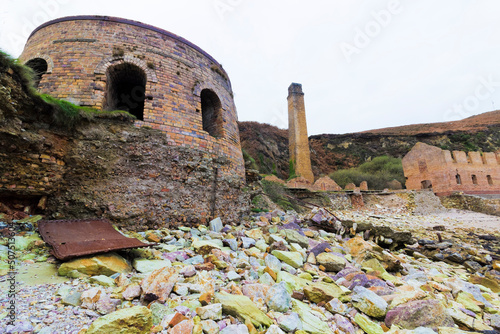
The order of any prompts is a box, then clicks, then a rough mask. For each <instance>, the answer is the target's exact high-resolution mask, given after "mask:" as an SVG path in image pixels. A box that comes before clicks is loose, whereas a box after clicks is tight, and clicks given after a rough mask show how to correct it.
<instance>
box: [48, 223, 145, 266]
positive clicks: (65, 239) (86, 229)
mask: <svg viewBox="0 0 500 334" xmlns="http://www.w3.org/2000/svg"><path fill="white" fill-rule="evenodd" d="M38 231H39V233H40V235H41V236H42V239H43V240H44V241H45V242H46V243H48V244H49V245H51V246H52V250H51V253H52V254H53V255H54V256H55V257H56V258H58V259H59V260H66V259H69V258H72V257H76V256H82V255H90V254H96V253H104V252H109V251H113V250H119V249H127V248H137V247H147V246H153V245H155V244H145V243H143V242H141V241H140V240H138V239H136V238H127V237H125V236H123V235H122V234H121V233H120V232H118V231H117V230H115V229H114V228H113V226H111V223H110V222H109V221H108V220H106V219H79V220H42V221H40V222H38Z"/></svg>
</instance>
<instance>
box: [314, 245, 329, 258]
mask: <svg viewBox="0 0 500 334" xmlns="http://www.w3.org/2000/svg"><path fill="white" fill-rule="evenodd" d="M327 248H330V249H331V248H332V246H331V245H330V244H329V243H328V242H322V243H320V244H319V245H316V246H315V247H313V248H311V253H313V254H314V256H318V255H319V254H321V253H323V252H324V251H325V249H327Z"/></svg>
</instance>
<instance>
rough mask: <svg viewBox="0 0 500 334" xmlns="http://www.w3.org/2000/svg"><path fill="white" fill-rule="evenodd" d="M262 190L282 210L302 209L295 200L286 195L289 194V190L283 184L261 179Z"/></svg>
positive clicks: (299, 210) (297, 210)
mask: <svg viewBox="0 0 500 334" xmlns="http://www.w3.org/2000/svg"><path fill="white" fill-rule="evenodd" d="M262 190H264V193H265V194H266V195H267V196H268V197H269V199H271V201H273V202H274V203H276V204H277V205H279V206H280V207H281V208H282V209H283V210H295V211H296V212H301V211H302V208H301V207H300V205H299V204H298V202H297V201H295V200H294V199H291V198H289V197H287V196H286V195H290V191H289V190H288V189H287V188H286V187H285V186H283V185H281V184H279V183H276V182H270V181H266V180H262Z"/></svg>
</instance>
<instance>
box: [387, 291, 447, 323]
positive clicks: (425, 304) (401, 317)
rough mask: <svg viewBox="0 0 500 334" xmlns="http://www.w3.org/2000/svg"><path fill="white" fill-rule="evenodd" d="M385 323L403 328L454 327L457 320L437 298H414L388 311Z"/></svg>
mask: <svg viewBox="0 0 500 334" xmlns="http://www.w3.org/2000/svg"><path fill="white" fill-rule="evenodd" d="M385 325H386V326H387V327H391V326H392V325H397V326H399V327H401V328H403V329H415V328H418V327H430V328H432V329H434V330H437V328H438V327H453V326H454V325H455V322H454V321H453V319H452V318H451V316H450V315H448V313H447V312H446V308H445V306H444V304H443V303H442V302H440V301H439V300H436V299H425V300H414V301H411V302H409V303H406V304H401V305H398V306H396V307H395V308H393V309H392V310H390V311H389V312H387V315H386V317H385Z"/></svg>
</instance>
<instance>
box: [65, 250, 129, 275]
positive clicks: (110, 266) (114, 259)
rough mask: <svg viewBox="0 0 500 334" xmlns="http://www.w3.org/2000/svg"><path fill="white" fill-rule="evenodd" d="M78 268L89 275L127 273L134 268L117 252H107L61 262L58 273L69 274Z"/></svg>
mask: <svg viewBox="0 0 500 334" xmlns="http://www.w3.org/2000/svg"><path fill="white" fill-rule="evenodd" d="M73 270H76V271H78V272H80V273H82V274H86V275H89V276H95V275H106V276H111V275H113V274H116V273H126V272H129V271H131V270H132V267H131V266H130V263H129V262H128V261H127V260H126V259H124V258H123V257H122V256H120V255H118V254H116V253H107V254H101V255H96V256H90V257H81V258H78V259H74V260H71V261H68V262H65V263H63V264H61V266H60V267H59V270H58V273H59V275H60V276H67V275H68V273H69V272H71V271H73Z"/></svg>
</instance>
